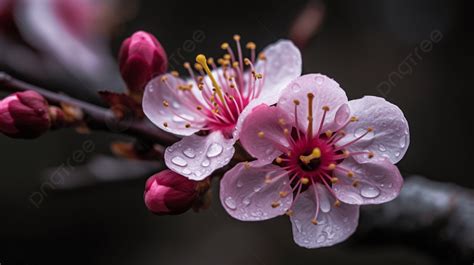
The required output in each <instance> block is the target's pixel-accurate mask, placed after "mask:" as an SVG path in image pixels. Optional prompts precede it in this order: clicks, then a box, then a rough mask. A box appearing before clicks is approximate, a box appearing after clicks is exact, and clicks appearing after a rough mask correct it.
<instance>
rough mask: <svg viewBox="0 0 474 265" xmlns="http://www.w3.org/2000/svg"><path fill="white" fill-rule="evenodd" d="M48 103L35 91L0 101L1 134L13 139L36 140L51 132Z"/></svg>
mask: <svg viewBox="0 0 474 265" xmlns="http://www.w3.org/2000/svg"><path fill="white" fill-rule="evenodd" d="M50 127H51V118H50V116H49V113H48V102H47V101H46V100H45V99H44V98H43V97H42V96H41V95H40V94H38V93H36V92H34V91H25V92H18V93H14V94H12V95H10V96H8V97H6V98H4V99H3V100H1V101H0V132H1V133H3V134H5V135H7V136H10V137H13V138H36V137H38V136H40V135H42V134H43V133H44V132H46V131H47V130H49V128H50Z"/></svg>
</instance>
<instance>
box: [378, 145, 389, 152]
mask: <svg viewBox="0 0 474 265" xmlns="http://www.w3.org/2000/svg"><path fill="white" fill-rule="evenodd" d="M379 150H380V152H385V151H387V148H385V145H383V144H379Z"/></svg>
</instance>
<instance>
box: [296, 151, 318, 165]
mask: <svg viewBox="0 0 474 265" xmlns="http://www.w3.org/2000/svg"><path fill="white" fill-rule="evenodd" d="M320 157H321V149H319V148H318V147H316V148H314V149H313V151H312V152H311V154H309V155H307V156H303V155H302V156H300V160H301V162H303V163H305V164H309V163H310V162H311V160H313V159H317V158H320Z"/></svg>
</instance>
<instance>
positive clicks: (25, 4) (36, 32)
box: [15, 0, 112, 76]
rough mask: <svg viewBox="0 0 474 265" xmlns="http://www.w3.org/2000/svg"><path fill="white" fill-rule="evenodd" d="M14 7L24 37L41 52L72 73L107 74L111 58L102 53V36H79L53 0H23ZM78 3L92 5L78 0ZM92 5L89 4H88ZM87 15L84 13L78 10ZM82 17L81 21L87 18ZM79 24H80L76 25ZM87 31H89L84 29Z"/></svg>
mask: <svg viewBox="0 0 474 265" xmlns="http://www.w3.org/2000/svg"><path fill="white" fill-rule="evenodd" d="M17 2H19V3H18V4H19V5H18V7H17V8H16V9H15V11H16V13H15V15H16V23H17V24H18V25H19V30H20V31H21V35H22V37H23V38H25V39H26V41H27V42H28V43H29V44H31V45H32V46H34V47H35V48H37V49H39V50H40V51H42V52H47V53H49V54H51V55H53V56H54V57H55V59H57V60H59V61H60V62H61V63H62V64H64V65H65V66H66V67H67V68H68V69H69V70H71V71H73V72H74V73H76V74H77V73H80V74H83V75H88V76H100V75H106V74H109V73H107V71H109V67H110V64H112V59H111V58H109V57H108V56H105V52H106V51H105V50H104V49H105V45H103V44H104V43H103V42H102V40H99V39H95V40H94V41H91V39H90V38H87V37H90V36H81V35H78V34H76V32H74V30H72V29H71V27H69V25H68V24H67V23H68V21H66V20H64V18H62V17H61V16H60V15H61V14H59V13H58V11H59V10H58V9H57V6H56V3H55V2H56V1H55V0H43V1H36V0H25V1H17ZM81 2H82V3H80V4H78V5H93V3H92V2H90V1H81ZM92 8H93V7H92ZM82 15H87V14H82ZM87 21H88V19H87V18H86V20H85V21H83V22H87ZM78 26H80V25H78ZM87 33H91V32H87Z"/></svg>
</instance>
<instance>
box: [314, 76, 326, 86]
mask: <svg viewBox="0 0 474 265" xmlns="http://www.w3.org/2000/svg"><path fill="white" fill-rule="evenodd" d="M316 83H317V84H318V85H322V84H323V83H324V79H323V78H322V77H320V76H318V77H316Z"/></svg>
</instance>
